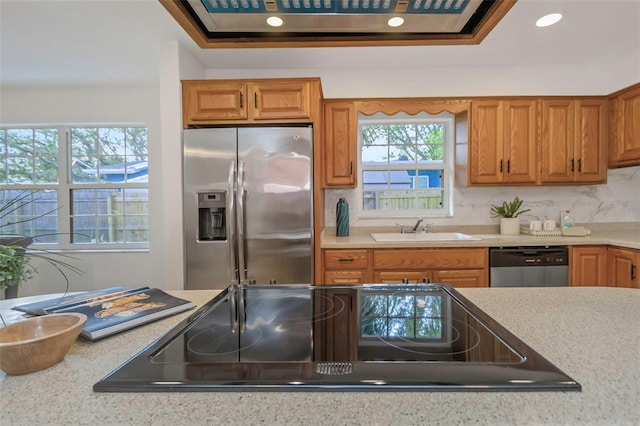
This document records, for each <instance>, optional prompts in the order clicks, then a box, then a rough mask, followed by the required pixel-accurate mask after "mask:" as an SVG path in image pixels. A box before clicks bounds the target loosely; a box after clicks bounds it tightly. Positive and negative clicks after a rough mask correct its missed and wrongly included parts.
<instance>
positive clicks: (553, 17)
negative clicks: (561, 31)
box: [536, 13, 562, 27]
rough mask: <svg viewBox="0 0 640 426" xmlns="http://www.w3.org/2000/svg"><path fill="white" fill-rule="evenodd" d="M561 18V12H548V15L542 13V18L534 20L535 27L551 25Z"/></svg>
mask: <svg viewBox="0 0 640 426" xmlns="http://www.w3.org/2000/svg"><path fill="white" fill-rule="evenodd" d="M561 19H562V13H550V14H548V15H544V16H543V17H542V18H540V19H538V20H537V21H536V26H537V27H548V26H549V25H553V24H555V23H557V22H558V21H560V20H561Z"/></svg>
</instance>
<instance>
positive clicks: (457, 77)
mask: <svg viewBox="0 0 640 426" xmlns="http://www.w3.org/2000/svg"><path fill="white" fill-rule="evenodd" d="M206 76H207V78H211V79H216V78H282V77H320V79H321V81H322V90H323V93H324V97H325V98H375V97H387V98H398V97H440V96H536V95H539V96H542V95H558V96H560V95H574V96H579V95H608V94H610V93H612V92H615V91H617V90H619V89H622V88H624V87H627V86H630V85H632V84H635V83H637V82H638V81H640V52H631V53H630V54H629V55H628V56H627V57H625V58H623V59H621V60H619V61H617V62H611V63H606V64H605V63H589V64H571V65H569V64H562V65H546V66H527V67H522V66H511V67H506V66H501V67H468V66H465V67H463V66H460V67H454V66H447V65H446V64H434V65H432V66H429V67H426V68H404V69H400V70H398V69H394V68H347V69H345V68H335V69H326V68H317V69H300V70H271V69H264V70H261V71H259V72H256V71H255V70H242V69H236V70H228V69H224V70H223V69H220V70H218V69H207V74H206Z"/></svg>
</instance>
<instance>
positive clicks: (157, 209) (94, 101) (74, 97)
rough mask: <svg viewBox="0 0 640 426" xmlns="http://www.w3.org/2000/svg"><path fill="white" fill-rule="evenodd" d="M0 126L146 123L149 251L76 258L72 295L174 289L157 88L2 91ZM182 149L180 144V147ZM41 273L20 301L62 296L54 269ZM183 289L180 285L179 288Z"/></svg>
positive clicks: (43, 265)
mask: <svg viewBox="0 0 640 426" xmlns="http://www.w3.org/2000/svg"><path fill="white" fill-rule="evenodd" d="M0 106H1V111H2V115H1V116H0V122H2V123H3V124H7V125H10V124H47V123H53V124H59V123H70V124H82V123H118V124H120V123H142V124H145V125H146V126H147V127H148V138H149V161H150V164H151V165H150V177H149V188H150V193H151V197H150V210H151V212H152V213H151V218H150V219H151V233H150V250H149V251H145V252H134V253H130V252H128V253H114V252H106V253H105V252H103V253H73V254H72V256H73V257H74V258H75V259H70V260H69V262H70V263H73V264H74V265H77V266H78V267H79V268H80V269H82V270H83V271H84V273H83V274H82V275H81V276H78V275H75V274H69V278H70V281H71V283H70V288H69V290H70V291H80V290H89V289H95V288H102V287H108V286H114V285H131V286H136V285H150V286H154V287H161V288H171V283H170V282H165V281H164V279H163V270H162V268H159V267H158V265H163V263H164V262H163V255H164V253H165V252H169V254H170V253H171V251H170V250H165V246H164V244H163V240H164V233H165V227H164V226H163V221H164V217H163V214H162V209H163V207H162V206H163V201H164V200H163V198H164V193H163V191H162V181H161V178H162V169H161V168H160V167H158V165H159V164H160V163H159V162H160V161H161V159H162V157H163V148H162V145H161V131H160V115H159V111H160V99H159V96H158V90H157V87H155V86H144V87H140V86H137V87H100V88H99V87H57V88H45V87H13V88H9V87H3V88H2V99H1V105H0ZM176 144H178V145H179V139H178V141H176ZM35 264H36V266H37V267H38V271H39V273H38V274H37V275H36V276H35V277H34V278H33V279H32V281H31V282H27V283H24V284H23V285H22V286H21V287H20V289H19V295H20V296H28V295H33V294H42V293H51V292H60V291H64V290H65V289H66V283H65V282H64V279H63V278H62V276H61V275H60V274H59V273H58V272H56V270H55V269H54V268H53V267H51V266H50V265H48V264H46V263H42V262H35ZM179 285H181V283H179Z"/></svg>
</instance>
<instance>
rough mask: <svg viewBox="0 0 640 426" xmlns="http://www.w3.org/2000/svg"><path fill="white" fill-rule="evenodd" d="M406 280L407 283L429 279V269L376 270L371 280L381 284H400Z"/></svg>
mask: <svg viewBox="0 0 640 426" xmlns="http://www.w3.org/2000/svg"><path fill="white" fill-rule="evenodd" d="M403 280H407V281H408V283H409V284H421V283H423V282H424V281H425V280H429V281H431V272H429V271H378V272H374V273H373V282H374V283H381V284H402V282H403Z"/></svg>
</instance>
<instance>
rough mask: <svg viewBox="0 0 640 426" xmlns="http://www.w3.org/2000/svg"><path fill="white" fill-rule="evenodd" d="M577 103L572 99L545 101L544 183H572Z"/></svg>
mask: <svg viewBox="0 0 640 426" xmlns="http://www.w3.org/2000/svg"><path fill="white" fill-rule="evenodd" d="M574 111H575V103H574V102H573V101H571V100H569V99H554V100H544V101H542V138H541V141H540V142H541V143H540V145H541V158H540V161H541V174H542V176H541V178H540V180H541V181H542V182H543V183H553V182H571V181H573V174H574V170H575V159H574V157H573V146H574V140H575V136H574V125H575V120H574V117H575V112H574Z"/></svg>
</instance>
